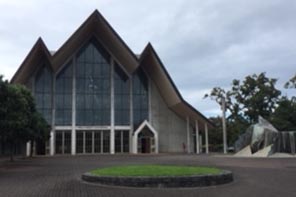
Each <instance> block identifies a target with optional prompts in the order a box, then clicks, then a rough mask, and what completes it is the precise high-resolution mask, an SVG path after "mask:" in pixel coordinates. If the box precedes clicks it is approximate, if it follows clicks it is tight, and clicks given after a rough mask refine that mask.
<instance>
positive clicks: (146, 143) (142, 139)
mask: <svg viewBox="0 0 296 197" xmlns="http://www.w3.org/2000/svg"><path fill="white" fill-rule="evenodd" d="M153 152H155V140H154V134H153V133H152V132H151V131H150V130H149V129H148V128H147V127H145V128H143V130H142V131H141V132H140V133H139V136H138V153H153Z"/></svg>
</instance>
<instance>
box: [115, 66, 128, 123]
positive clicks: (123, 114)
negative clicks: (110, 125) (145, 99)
mask: <svg viewBox="0 0 296 197" xmlns="http://www.w3.org/2000/svg"><path fill="white" fill-rule="evenodd" d="M114 108H115V112H114V114H115V125H129V123H130V80H129V78H128V76H127V75H126V74H125V73H124V72H123V70H122V69H121V68H120V66H119V65H117V64H115V66H114Z"/></svg>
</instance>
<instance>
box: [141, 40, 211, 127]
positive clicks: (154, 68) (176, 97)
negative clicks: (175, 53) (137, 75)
mask: <svg viewBox="0 0 296 197" xmlns="http://www.w3.org/2000/svg"><path fill="white" fill-rule="evenodd" d="M139 66H141V67H143V68H144V70H145V71H146V72H147V73H148V75H149V77H150V78H151V79H152V80H153V81H154V83H155V85H156V86H157V87H158V90H159V92H160V94H161V96H162V98H163V99H164V100H165V102H166V103H167V105H168V106H169V107H170V108H171V109H172V110H173V111H175V112H176V113H177V114H179V115H181V116H182V117H186V116H188V117H189V118H190V119H191V120H199V121H202V122H204V121H206V122H207V123H209V124H210V125H211V127H213V124H212V122H210V121H209V120H208V119H207V118H206V117H205V116H204V115H202V114H201V113H200V112H199V111H197V110H196V109H195V108H194V107H192V106H191V105H190V104H189V103H188V102H186V101H185V100H184V99H183V97H182V95H181V94H180V92H179V90H178V89H177V87H176V85H175V84H174V82H173V80H172V78H171V77H170V75H169V73H168V72H167V70H166V68H165V67H164V65H163V63H162V62H161V60H160V58H159V57H158V55H157V53H156V51H155V50H154V48H153V46H152V44H151V43H148V44H147V46H146V47H145V49H144V50H143V52H142V54H141V56H140V58H139ZM193 122H194V121H193ZM193 124H194V123H193Z"/></svg>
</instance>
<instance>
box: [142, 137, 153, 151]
mask: <svg viewBox="0 0 296 197" xmlns="http://www.w3.org/2000/svg"><path fill="white" fill-rule="evenodd" d="M141 144H142V148H141V149H142V150H141V152H142V153H150V149H151V144H150V138H142V139H141Z"/></svg>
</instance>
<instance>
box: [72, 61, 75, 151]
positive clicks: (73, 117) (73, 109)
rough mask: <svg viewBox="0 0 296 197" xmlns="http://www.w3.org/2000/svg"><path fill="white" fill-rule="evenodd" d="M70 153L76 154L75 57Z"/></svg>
mask: <svg viewBox="0 0 296 197" xmlns="http://www.w3.org/2000/svg"><path fill="white" fill-rule="evenodd" d="M72 69H73V72H72V75H73V81H72V130H71V155H76V130H75V126H76V59H75V58H74V60H73V68H72Z"/></svg>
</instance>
